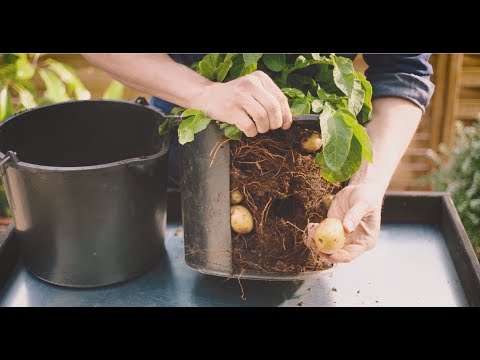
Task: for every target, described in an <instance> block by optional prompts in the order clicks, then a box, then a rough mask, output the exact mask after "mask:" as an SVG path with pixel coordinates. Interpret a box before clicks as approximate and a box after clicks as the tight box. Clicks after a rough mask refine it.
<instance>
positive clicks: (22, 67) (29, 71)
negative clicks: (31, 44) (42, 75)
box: [15, 56, 35, 80]
mask: <svg viewBox="0 0 480 360" xmlns="http://www.w3.org/2000/svg"><path fill="white" fill-rule="evenodd" d="M15 66H16V68H17V73H16V76H17V78H18V79H21V80H30V79H31V78H32V77H33V75H34V74H35V66H33V65H32V64H31V63H30V61H28V59H27V57H26V56H22V57H19V58H18V59H17V61H15Z"/></svg>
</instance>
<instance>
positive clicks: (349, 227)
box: [342, 201, 369, 233]
mask: <svg viewBox="0 0 480 360" xmlns="http://www.w3.org/2000/svg"><path fill="white" fill-rule="evenodd" d="M368 209H369V206H368V204H367V203H365V202H364V201H360V202H357V203H356V204H355V205H353V206H352V207H351V208H350V209H349V210H348V211H347V213H346V214H345V216H344V217H343V221H342V223H343V227H344V228H345V231H346V232H347V233H351V232H352V231H353V230H355V228H356V227H357V226H358V224H360V221H362V219H363V217H364V216H365V215H366V214H367V212H368Z"/></svg>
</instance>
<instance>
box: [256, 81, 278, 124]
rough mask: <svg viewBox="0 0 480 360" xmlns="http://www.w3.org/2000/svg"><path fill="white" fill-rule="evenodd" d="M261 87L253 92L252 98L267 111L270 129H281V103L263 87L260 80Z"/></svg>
mask: <svg viewBox="0 0 480 360" xmlns="http://www.w3.org/2000/svg"><path fill="white" fill-rule="evenodd" d="M257 79H258V77H257ZM258 81H259V83H260V86H258V87H256V88H255V89H253V91H252V93H251V94H252V96H253V98H254V99H255V100H257V101H258V102H259V103H260V105H261V106H262V107H263V108H264V109H265V111H266V112H267V115H268V120H269V124H268V126H269V128H270V129H271V130H275V129H279V128H280V127H281V126H282V121H283V120H282V108H281V107H280V103H279V102H278V100H277V99H276V98H275V96H273V95H272V93H270V92H269V91H268V90H267V89H265V88H264V87H263V84H262V82H261V80H260V79H258Z"/></svg>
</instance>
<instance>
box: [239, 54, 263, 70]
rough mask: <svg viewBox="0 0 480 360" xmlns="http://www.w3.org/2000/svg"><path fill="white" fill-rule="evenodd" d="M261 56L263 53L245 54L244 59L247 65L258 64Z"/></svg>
mask: <svg viewBox="0 0 480 360" xmlns="http://www.w3.org/2000/svg"><path fill="white" fill-rule="evenodd" d="M261 57H262V54H243V61H244V62H245V67H249V66H251V65H253V64H257V61H258V60H260V58H261Z"/></svg>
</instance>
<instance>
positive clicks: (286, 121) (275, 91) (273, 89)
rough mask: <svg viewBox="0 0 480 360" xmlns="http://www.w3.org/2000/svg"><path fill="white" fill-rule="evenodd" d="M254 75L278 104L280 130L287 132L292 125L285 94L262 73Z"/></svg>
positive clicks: (257, 72) (258, 72)
mask: <svg viewBox="0 0 480 360" xmlns="http://www.w3.org/2000/svg"><path fill="white" fill-rule="evenodd" d="M254 74H255V75H256V76H258V77H260V79H261V80H262V84H263V86H264V87H265V89H267V90H268V91H270V93H271V94H272V95H273V96H275V98H276V99H277V101H278V102H279V104H280V107H281V110H282V129H283V130H287V129H289V128H290V126H291V125H292V112H291V110H290V106H289V105H288V100H287V97H286V96H285V94H284V93H283V92H282V90H280V88H279V87H278V86H277V85H276V84H275V83H274V82H273V80H272V79H271V78H270V76H268V75H267V74H265V73H264V72H262V71H256V72H254Z"/></svg>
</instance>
